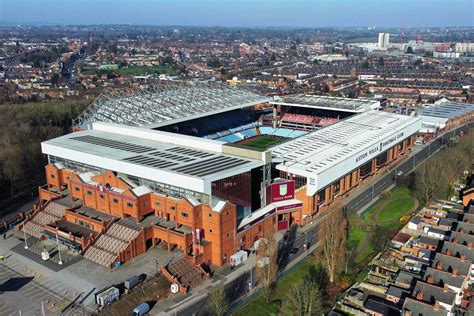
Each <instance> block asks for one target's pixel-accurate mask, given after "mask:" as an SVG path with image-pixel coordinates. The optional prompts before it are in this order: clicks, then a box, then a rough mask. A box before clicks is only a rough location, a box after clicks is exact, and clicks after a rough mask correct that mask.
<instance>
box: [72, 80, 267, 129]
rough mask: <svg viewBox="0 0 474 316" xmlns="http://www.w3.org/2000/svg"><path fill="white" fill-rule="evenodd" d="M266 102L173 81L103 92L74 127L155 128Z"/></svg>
mask: <svg viewBox="0 0 474 316" xmlns="http://www.w3.org/2000/svg"><path fill="white" fill-rule="evenodd" d="M268 101H270V99H269V98H267V97H265V96H261V95H259V94H256V93H253V92H250V91H248V90H245V89H242V88H237V87H231V86H228V85H225V84H217V83H195V82H174V83H168V84H164V85H160V86H153V87H149V88H147V89H136V90H133V91H131V92H128V93H126V92H124V91H120V90H106V91H104V92H103V93H102V94H101V95H100V96H99V97H97V99H96V100H95V101H94V102H93V103H92V104H91V105H90V106H89V107H88V108H87V109H86V110H85V111H84V112H83V113H82V114H81V115H80V116H79V117H78V118H77V119H76V120H75V122H74V126H75V127H78V128H82V129H90V128H91V124H92V123H93V122H98V121H99V122H109V123H117V124H123V125H127V126H140V127H147V128H156V127H160V126H165V125H170V124H174V123H178V122H182V121H187V120H191V119H194V118H199V117H203V116H208V115H212V114H217V113H222V112H227V111H231V110H235V109H240V108H245V107H248V106H252V105H256V104H259V103H263V102H268Z"/></svg>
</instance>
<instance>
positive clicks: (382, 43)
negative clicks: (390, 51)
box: [379, 33, 390, 49]
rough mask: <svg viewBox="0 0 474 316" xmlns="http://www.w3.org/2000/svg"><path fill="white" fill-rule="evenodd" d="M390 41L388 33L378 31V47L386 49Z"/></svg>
mask: <svg viewBox="0 0 474 316" xmlns="http://www.w3.org/2000/svg"><path fill="white" fill-rule="evenodd" d="M389 43H390V33H379V48H382V49H387V48H388V44H389Z"/></svg>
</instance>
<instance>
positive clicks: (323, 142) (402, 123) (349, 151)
mask: <svg viewBox="0 0 474 316" xmlns="http://www.w3.org/2000/svg"><path fill="white" fill-rule="evenodd" d="M420 127H421V123H420V119H417V118H413V117H409V116H404V115H397V114H392V113H387V112H380V111H369V112H365V113H361V114H359V115H355V116H352V117H350V118H348V119H346V120H343V121H340V122H338V123H336V124H333V125H331V126H328V127H324V128H322V129H319V130H317V131H314V132H312V133H309V134H306V135H304V136H301V137H299V138H297V139H294V140H291V141H288V142H286V143H283V144H281V145H279V146H276V147H274V148H273V149H272V154H273V156H274V157H277V158H280V159H281V160H283V163H281V164H280V165H278V166H277V169H279V170H281V171H285V172H289V173H293V174H296V175H300V176H304V177H307V178H312V179H314V182H315V184H314V186H315V187H316V189H317V188H319V189H321V188H323V187H324V186H326V185H328V184H329V182H330V181H333V180H334V179H337V178H338V177H342V176H344V175H345V174H347V173H348V172H350V171H351V170H353V169H354V168H357V167H358V166H361V165H363V164H364V163H366V162H367V161H370V160H371V159H373V158H375V157H376V156H378V155H380V154H382V153H383V152H385V151H386V150H388V149H389V148H390V147H392V146H394V145H396V144H397V143H398V142H400V141H402V140H404V139H406V138H407V137H409V136H411V135H413V134H414V133H416V132H417V131H418V130H419V129H420ZM335 167H336V169H337V171H334V168H335ZM331 170H333V171H332V172H331ZM335 172H337V174H334V173H335ZM326 173H331V174H330V175H328V176H326V177H321V178H322V179H318V177H319V176H320V175H323V174H326ZM316 191H317V190H314V192H312V193H313V194H314V193H315V192H316ZM308 194H309V193H308Z"/></svg>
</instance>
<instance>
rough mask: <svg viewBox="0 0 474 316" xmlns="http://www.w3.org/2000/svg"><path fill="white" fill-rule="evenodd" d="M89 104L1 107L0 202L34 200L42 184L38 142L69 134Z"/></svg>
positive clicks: (58, 102)
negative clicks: (16, 199)
mask: <svg viewBox="0 0 474 316" xmlns="http://www.w3.org/2000/svg"><path fill="white" fill-rule="evenodd" d="M88 103H90V101H88V100H67V101H64V100H54V101H52V100H49V101H43V102H39V103H25V104H8V105H1V106H0V148H1V150H0V201H5V200H10V199H13V198H17V197H24V196H29V195H31V196H33V195H35V194H36V193H37V188H38V186H40V185H42V184H44V183H45V178H44V166H45V164H46V163H47V161H46V158H45V157H44V155H43V154H42V153H41V142H42V141H45V140H48V139H51V138H54V137H58V136H61V135H64V134H66V133H68V132H70V130H71V126H72V119H73V118H75V117H77V116H78V115H79V114H80V113H81V112H82V111H83V110H84V109H85V108H86V106H87V104H88Z"/></svg>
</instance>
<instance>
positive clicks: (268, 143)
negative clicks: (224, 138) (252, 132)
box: [241, 136, 283, 149]
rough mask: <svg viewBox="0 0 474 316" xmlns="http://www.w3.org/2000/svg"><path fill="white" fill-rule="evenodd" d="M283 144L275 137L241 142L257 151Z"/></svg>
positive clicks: (259, 137)
mask: <svg viewBox="0 0 474 316" xmlns="http://www.w3.org/2000/svg"><path fill="white" fill-rule="evenodd" d="M281 142H283V139H281V138H277V137H268V136H257V137H253V138H252V139H249V140H246V141H243V142H241V144H244V145H245V146H248V147H253V148H257V149H267V148H270V147H273V146H276V145H278V144H280V143H281Z"/></svg>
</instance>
